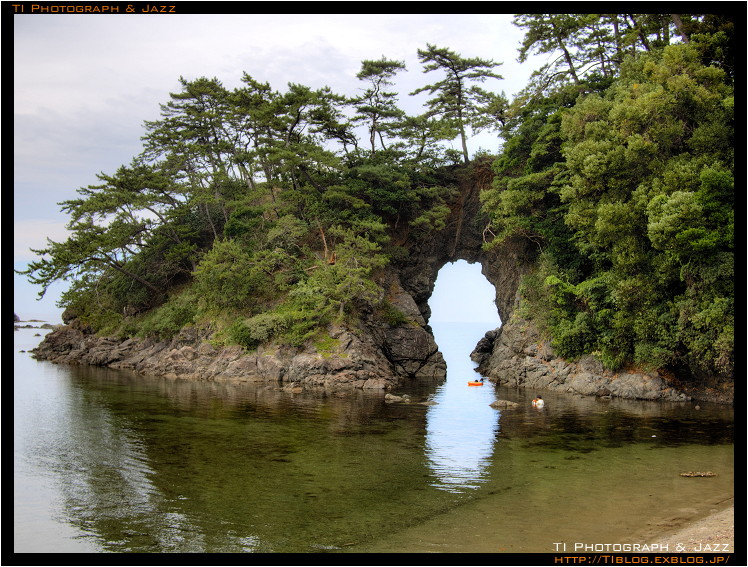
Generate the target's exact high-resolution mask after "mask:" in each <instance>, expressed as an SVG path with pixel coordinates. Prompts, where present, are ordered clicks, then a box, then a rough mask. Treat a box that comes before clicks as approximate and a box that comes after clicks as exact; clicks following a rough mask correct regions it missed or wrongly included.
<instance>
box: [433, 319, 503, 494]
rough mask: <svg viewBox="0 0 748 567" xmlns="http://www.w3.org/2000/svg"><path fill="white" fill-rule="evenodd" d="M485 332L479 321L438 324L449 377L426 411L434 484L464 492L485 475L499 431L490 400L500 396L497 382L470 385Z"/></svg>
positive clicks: (483, 479)
mask: <svg viewBox="0 0 748 567" xmlns="http://www.w3.org/2000/svg"><path fill="white" fill-rule="evenodd" d="M484 333H485V325H480V324H479V325H475V324H470V323H467V324H464V323H442V324H435V325H434V336H435V338H436V341H437V344H439V345H440V348H441V350H442V354H443V355H444V359H445V361H446V362H447V381H446V382H445V383H444V384H442V385H441V386H440V387H439V388H438V390H437V391H436V393H435V394H434V396H433V401H435V402H437V405H434V406H431V407H429V411H428V412H427V414H426V455H427V457H428V462H429V466H430V468H431V470H432V472H433V474H434V475H435V477H436V480H435V482H434V483H433V486H434V487H436V488H439V489H442V490H446V491H449V492H456V493H461V492H465V491H468V490H470V489H474V488H477V487H478V486H480V484H481V483H482V482H483V481H485V479H486V477H487V475H488V467H489V465H490V463H491V456H492V455H493V451H494V443H495V442H496V439H497V434H498V431H499V415H500V413H499V412H498V411H497V410H495V409H493V408H492V407H490V405H489V404H491V402H493V401H494V400H495V399H496V397H495V394H494V388H493V385H491V384H490V383H486V385H485V386H475V387H469V386H468V385H467V382H468V381H469V380H473V379H476V378H478V377H479V376H478V374H477V373H476V372H475V370H474V366H475V365H474V364H473V363H472V361H471V360H470V358H469V354H470V351H471V350H472V349H473V348H474V347H475V344H476V343H477V342H478V340H480V338H481V337H482V336H483V334H484Z"/></svg>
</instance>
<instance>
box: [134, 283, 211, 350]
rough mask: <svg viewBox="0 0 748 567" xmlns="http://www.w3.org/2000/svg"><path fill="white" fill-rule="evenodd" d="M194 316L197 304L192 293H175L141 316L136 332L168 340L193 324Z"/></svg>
mask: <svg viewBox="0 0 748 567" xmlns="http://www.w3.org/2000/svg"><path fill="white" fill-rule="evenodd" d="M196 316H197V306H196V301H195V296H194V295H193V293H192V292H183V293H180V294H176V295H173V296H171V297H170V298H169V299H168V301H166V303H164V304H163V305H161V306H159V307H158V308H156V309H153V310H152V311H150V312H149V313H147V314H146V315H145V316H144V317H143V320H142V321H141V322H140V323H139V324H138V326H137V334H138V335H140V336H153V337H156V338H157V339H159V340H168V339H171V338H172V337H174V336H175V335H176V334H178V333H179V331H181V330H182V328H183V327H185V326H187V325H192V324H194V323H195V318H196Z"/></svg>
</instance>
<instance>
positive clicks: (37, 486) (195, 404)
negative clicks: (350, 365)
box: [14, 329, 733, 553]
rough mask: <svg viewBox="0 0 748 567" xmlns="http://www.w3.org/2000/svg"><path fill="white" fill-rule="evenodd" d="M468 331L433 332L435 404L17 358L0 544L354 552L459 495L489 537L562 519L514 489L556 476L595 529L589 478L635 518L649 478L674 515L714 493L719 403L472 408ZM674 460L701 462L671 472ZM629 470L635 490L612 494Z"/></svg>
mask: <svg viewBox="0 0 748 567" xmlns="http://www.w3.org/2000/svg"><path fill="white" fill-rule="evenodd" d="M480 331H481V333H482V331H483V329H481V330H480ZM19 333H20V332H19ZM19 338H21V337H20V335H19V336H17V337H16V339H17V341H18V339H19ZM478 338H480V335H479V336H478ZM459 342H470V343H471V344H469V345H468V347H467V350H465V349H464V348H463V347H459V348H458V347H457V344H458V343H459ZM473 342H474V339H472V338H468V337H465V338H464V341H463V339H460V336H459V335H455V336H454V337H453V338H451V339H450V340H447V341H442V342H440V345H441V347H442V351H443V352H445V355H446V357H447V362H448V364H449V368H448V371H449V378H448V380H447V381H446V382H445V383H444V385H443V386H442V387H440V388H439V389H438V390H433V389H431V388H432V387H431V386H429V387H428V389H425V390H422V391H421V392H420V393H419V394H418V395H417V396H414V398H415V399H416V400H419V401H422V400H424V399H426V398H427V397H428V398H430V399H432V400H434V401H436V402H437V405H434V406H424V405H421V404H418V403H410V404H406V403H402V404H387V403H385V402H384V400H383V399H382V396H381V394H372V393H369V394H367V393H365V392H360V391H359V392H349V393H346V394H344V395H333V394H319V393H302V394H292V393H290V392H283V391H280V390H278V389H277V388H275V387H265V386H262V385H258V384H228V383H215V382H214V383H208V382H201V383H198V382H187V381H175V380H168V379H161V378H156V377H149V376H137V375H134V374H131V373H128V372H123V371H111V370H106V369H101V368H88V367H67V366H58V365H52V364H49V363H41V362H36V361H33V360H32V359H30V358H29V357H28V355H27V354H17V355H16V358H15V360H14V363H15V372H14V422H15V423H14V468H15V473H14V485H15V486H14V488H15V494H14V501H15V506H14V519H15V521H14V530H15V538H14V539H15V541H14V549H15V550H16V551H17V552H27V551H120V552H121V551H135V552H171V551H179V552H189V551H195V552H242V551H254V552H288V553H292V552H326V551H336V550H338V551H357V550H361V548H362V547H364V546H365V545H366V544H367V542H373V541H378V540H383V539H384V538H386V537H387V536H388V535H389V534H393V533H403V532H404V531H405V530H406V528H407V527H408V526H413V525H420V524H423V523H425V522H427V521H428V520H429V519H430V518H439V517H442V515H445V514H447V515H448V514H449V512H450V511H451V510H455V509H458V508H460V509H462V508H464V503H465V500H466V495H469V497H470V499H471V501H472V502H476V501H480V500H481V499H482V498H495V499H496V502H495V503H494V504H492V508H491V509H492V510H503V511H507V510H511V511H512V513H511V514H506V513H504V512H502V514H499V515H498V516H501V518H504V519H505V520H506V522H507V523H508V524H507V525H502V526H496V528H495V529H494V530H492V532H491V533H495V534H499V533H501V534H503V535H502V537H505V538H506V537H513V538H515V541H516V542H522V541H525V540H526V539H527V533H526V529H529V528H526V527H523V526H530V527H532V526H538V527H537V529H538V530H540V531H543V533H545V532H547V531H548V530H549V529H557V528H559V526H561V527H563V525H565V521H564V520H563V518H564V514H565V513H567V512H568V509H567V510H566V511H564V510H554V511H553V513H550V514H548V513H547V511H548V506H550V505H551V504H549V503H548V502H546V503H545V504H544V506H543V507H539V508H538V509H537V510H536V509H535V508H532V507H530V508H527V507H525V506H523V504H524V503H526V502H527V501H528V499H532V498H538V497H539V496H538V495H542V494H544V493H548V494H557V493H560V492H564V494H566V491H567V490H568V487H569V486H571V487H575V486H578V488H579V489H578V491H577V492H576V493H574V495H569V494H566V496H565V498H567V499H568V498H571V497H572V496H574V498H575V499H576V500H575V506H574V509H575V510H589V518H588V520H589V521H588V524H589V526H592V527H591V528H590V529H592V528H595V526H597V525H599V524H601V522H600V521H599V515H600V513H601V512H600V511H599V503H598V501H597V499H596V497H593V495H591V493H590V486H593V487H594V488H595V490H596V491H597V493H603V494H606V495H607V496H606V498H605V501H606V502H608V501H610V502H612V503H614V504H615V511H616V512H618V511H620V510H619V509H620V508H621V507H622V506H623V505H626V506H630V511H629V512H627V514H628V515H627V516H626V517H628V518H629V519H630V523H632V524H637V523H640V522H641V518H642V514H643V513H645V512H646V514H649V513H650V512H649V507H650V500H649V496H648V495H649V494H651V493H652V490H654V489H653V488H652V486H654V485H653V482H654V483H660V484H659V485H657V486H656V487H655V488H656V489H657V490H661V491H662V493H663V495H664V496H667V497H669V498H670V496H669V495H672V497H671V498H670V500H669V501H664V500H665V499H664V498H663V499H662V500H663V501H661V505H662V510H665V511H667V510H672V511H673V513H678V508H679V506H680V505H681V503H682V502H684V501H688V502H691V501H694V500H698V501H699V502H704V503H706V504H704V505H711V503H712V502H719V501H722V500H724V498H725V497H729V496H730V494H731V492H730V489H731V486H732V479H731V472H732V461H731V449H732V444H731V443H732V424H733V417H732V410H731V409H729V408H711V409H710V408H709V407H708V406H707V405H706V404H702V409H701V410H700V411H696V410H695V409H694V406H693V404H655V403H652V402H634V401H626V400H611V401H602V400H598V399H594V398H578V397H571V396H564V395H562V394H553V393H548V395H547V396H546V395H544V396H543V397H544V398H545V399H546V406H545V408H544V409H543V411H542V412H537V411H534V410H533V409H532V408H531V406H530V400H531V399H532V397H533V396H534V394H535V392H524V391H522V390H516V389H512V390H509V389H506V390H502V389H499V397H501V398H503V399H510V400H513V401H517V402H519V403H520V405H519V407H518V408H516V409H513V410H506V411H503V412H501V413H500V412H498V411H497V410H494V409H493V408H491V407H490V406H489V404H490V403H491V402H492V401H493V400H494V399H495V396H496V390H495V389H494V387H493V386H492V385H490V384H487V385H485V386H482V387H468V386H467V381H468V380H469V379H470V378H472V377H473V373H472V372H473V371H472V363H471V362H470V361H469V360H468V359H467V357H466V356H465V353H466V352H469V350H470V348H471V347H472V343H473ZM452 347H454V350H456V351H459V353H460V356H459V357H457V358H454V359H453V358H452V356H451V354H450V352H451V350H452ZM17 350H18V349H17ZM688 444H692V445H688ZM712 444H714V447H709V448H707V449H708V450H705V446H706V445H712ZM651 449H659V450H658V451H652V450H651ZM725 455H727V456H725ZM682 470H714V471H715V472H718V473H719V476H718V477H716V478H714V479H710V481H711V482H709V483H708V484H707V483H703V484H699V483H693V482H688V483H682V482H679V481H681V480H682V479H681V477H679V476H678V473H679V472H681V471H682ZM652 471H660V472H659V473H657V474H655V475H654V476H653V475H652ZM619 472H620V474H618V473H619ZM614 473H615V474H614ZM624 473H625V474H624ZM632 478H639V479H641V484H640V487H639V489H638V490H634V489H631V490H629V488H628V486H627V490H626V493H625V494H623V493H622V492H621V491H620V490H619V488H620V487H621V486H622V485H623V484H625V483H626V482H628V481H630V480H631V479H632ZM590 479H592V480H590ZM673 483H677V486H676V485H675V484H673ZM671 484H672V485H671ZM478 487H480V489H477V488H478ZM697 489H698V490H699V491H700V492H699V493H698V494H694V491H695V490H697ZM491 495H494V496H491ZM616 498H617V499H616ZM612 505H613V504H611V506H612ZM642 510H645V512H642ZM536 512H537V513H536ZM662 513H663V514H665V513H668V512H662ZM555 518H559V520H558V521H556V520H555ZM496 521H498V519H497V520H496ZM450 525H451V524H450ZM518 526H519V527H518ZM512 530H514V532H516V534H515V535H514V536H512V535H507V534H511V533H512ZM419 537H420V536H419ZM461 537H462V536H461ZM554 537H557V538H559V537H561V536H554ZM414 541H416V540H410V541H408V542H406V544H405V545H404V547H403V549H405V550H411V548H412V545H413V542H414ZM553 541H561V539H555V540H553ZM455 545H456V544H455ZM507 545H508V544H507ZM453 549H457V547H453V546H452V545H451V544H450V546H448V547H447V548H446V550H453ZM384 551H391V549H386V550H384Z"/></svg>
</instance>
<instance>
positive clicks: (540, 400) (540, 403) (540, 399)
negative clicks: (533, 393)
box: [532, 396, 545, 408]
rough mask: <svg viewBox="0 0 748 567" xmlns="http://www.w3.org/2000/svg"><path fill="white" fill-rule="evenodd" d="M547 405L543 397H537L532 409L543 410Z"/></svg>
mask: <svg viewBox="0 0 748 567" xmlns="http://www.w3.org/2000/svg"><path fill="white" fill-rule="evenodd" d="M544 405H545V402H544V401H543V396H537V397H536V398H535V399H534V400H533V401H532V407H534V408H542V407H543V406H544Z"/></svg>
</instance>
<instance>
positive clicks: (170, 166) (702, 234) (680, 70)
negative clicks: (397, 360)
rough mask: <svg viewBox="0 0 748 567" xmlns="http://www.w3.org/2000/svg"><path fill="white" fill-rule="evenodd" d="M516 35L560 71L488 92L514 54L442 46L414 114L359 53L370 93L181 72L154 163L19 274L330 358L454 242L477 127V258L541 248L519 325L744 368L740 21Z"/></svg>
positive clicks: (107, 190) (116, 314)
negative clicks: (476, 53)
mask: <svg viewBox="0 0 748 567" xmlns="http://www.w3.org/2000/svg"><path fill="white" fill-rule="evenodd" d="M514 21H515V24H516V25H518V26H519V27H521V28H522V29H523V30H524V31H525V39H524V41H523V43H522V45H521V46H520V48H519V57H520V60H523V59H525V58H526V57H527V55H528V54H530V53H547V54H549V59H548V61H549V63H547V64H546V65H545V66H543V67H542V68H541V69H538V70H537V71H536V72H535V73H534V74H533V76H532V79H531V81H530V83H529V84H528V85H527V86H526V88H525V89H524V90H523V91H521V92H520V93H519V94H518V95H516V97H515V98H514V100H512V101H509V100H508V99H507V97H506V96H505V95H504V93H501V94H497V93H496V92H495V91H494V90H491V89H490V88H488V85H490V84H492V82H493V81H498V80H500V79H501V76H500V75H499V74H498V73H497V72H496V69H497V68H498V67H499V66H500V63H496V62H494V61H493V60H488V59H480V58H467V57H463V56H462V55H460V54H458V53H456V52H454V51H452V50H451V49H448V48H444V47H437V46H435V45H430V44H429V45H427V47H426V48H425V49H421V50H418V56H419V60H420V61H421V63H422V65H423V71H424V72H426V73H437V74H440V75H441V79H440V80H437V81H436V82H434V83H433V84H430V85H426V86H424V87H422V88H420V89H417V90H416V91H414V92H413V93H411V94H418V93H421V92H427V93H428V95H429V97H431V98H430V99H429V100H428V101H427V103H426V108H425V110H424V112H423V113H422V114H420V115H415V116H411V115H408V114H406V113H405V112H404V111H403V110H402V109H401V108H399V106H398V93H397V92H396V91H395V90H393V88H394V85H395V84H396V77H397V74H398V73H399V72H401V71H403V70H404V68H405V65H404V63H403V62H401V61H394V60H389V59H387V58H386V57H382V58H381V59H379V60H366V61H363V62H362V64H361V70H360V72H359V73H358V75H357V76H356V78H357V79H358V80H359V81H360V84H359V86H361V88H360V89H359V93H360V94H357V95H341V94H337V93H334V92H332V91H331V89H329V88H327V87H325V88H321V89H316V90H315V89H311V88H309V87H306V86H303V85H299V84H293V83H292V84H289V85H288V86H287V88H286V89H285V90H283V91H278V90H275V89H274V88H273V87H271V86H270V85H269V84H267V83H262V82H260V81H258V80H256V79H255V78H253V77H252V76H251V75H249V74H247V73H245V74H244V76H243V77H242V79H241V86H240V87H238V88H235V89H227V88H225V87H224V86H223V84H222V83H221V81H219V80H218V79H217V78H206V77H201V78H197V79H193V80H187V79H185V78H180V87H181V90H180V91H179V92H175V93H171V94H170V95H169V99H168V101H167V102H166V103H165V104H163V105H162V107H161V115H160V118H159V119H158V120H155V121H151V122H146V123H145V133H144V136H143V151H142V152H141V153H140V154H139V155H137V156H135V157H134V158H133V160H132V161H131V162H130V163H129V164H127V165H123V166H121V167H120V168H119V169H117V170H116V171H115V172H114V173H109V174H106V173H101V174H99V176H98V178H99V180H100V183H99V184H98V185H94V186H89V187H85V188H81V189H79V191H78V194H79V197H78V198H76V199H71V200H67V201H64V202H62V203H60V205H61V207H62V210H63V211H64V212H66V213H67V214H68V215H69V217H70V221H69V225H68V229H69V230H70V233H71V236H70V237H69V238H68V240H66V241H64V242H53V241H51V240H50V241H48V244H47V246H46V247H45V248H43V249H40V250H35V251H34V252H35V253H36V254H38V256H39V259H38V260H37V261H34V262H32V263H30V264H29V267H28V269H27V270H25V271H23V272H21V273H24V274H26V275H27V276H28V278H29V280H30V281H32V282H33V283H36V284H39V285H40V286H41V292H40V293H41V295H43V294H44V292H45V291H46V289H47V287H48V286H49V285H50V284H52V283H53V282H55V281H58V280H66V281H69V282H70V283H71V285H70V288H69V290H68V291H67V292H65V293H64V295H63V297H62V300H61V306H63V307H65V308H67V310H68V314H69V317H71V318H72V316H73V315H74V316H75V318H77V319H78V320H79V321H80V322H81V323H82V324H84V325H86V326H87V327H88V328H89V329H90V330H92V331H93V332H98V333H102V334H108V335H114V336H119V337H123V338H124V337H130V336H154V337H157V338H169V337H172V336H174V335H176V334H177V333H178V332H179V331H180V330H181V329H182V328H183V327H185V326H188V325H201V326H209V327H210V328H211V329H212V331H213V333H214V335H213V336H214V340H216V341H223V342H224V343H225V344H238V345H241V346H243V347H245V348H247V349H253V348H256V347H257V346H258V345H260V344H263V343H268V342H271V341H276V342H278V343H282V344H289V345H294V346H300V345H302V344H304V343H305V342H307V341H310V340H312V341H317V342H319V343H320V344H326V343H328V342H329V341H330V339H329V337H326V336H325V335H324V329H325V328H326V326H327V325H329V324H331V323H338V324H349V325H355V322H356V321H357V320H359V319H360V318H361V317H363V316H369V317H377V318H378V319H379V320H381V321H384V322H386V323H387V324H391V325H399V324H404V323H405V322H406V321H407V318H406V317H405V316H404V315H403V314H402V313H400V312H398V311H397V310H396V309H395V308H394V307H393V306H392V305H391V304H390V303H389V302H388V297H387V293H386V290H385V289H384V273H385V270H386V269H387V268H388V267H395V268H396V267H397V266H400V265H405V264H407V262H408V257H409V255H410V254H413V253H414V252H413V251H414V249H415V247H416V245H417V244H418V243H419V242H422V241H424V240H428V239H429V238H430V235H432V234H433V233H434V232H435V231H439V230H441V229H443V228H444V227H445V221H446V219H447V217H448V216H449V214H450V211H451V209H450V207H451V206H454V202H455V200H456V197H457V194H458V192H459V189H458V180H459V179H460V178H461V177H464V176H469V175H470V174H471V171H472V168H473V167H474V165H475V162H476V161H478V160H476V159H475V158H474V159H473V161H471V160H470V154H469V151H468V145H467V144H468V140H469V134H471V133H475V132H478V131H481V130H494V131H496V132H497V135H499V136H500V137H501V139H502V140H504V144H503V148H502V150H501V152H500V154H499V155H498V156H486V155H482V156H480V161H482V162H485V161H486V160H490V162H491V163H492V168H493V174H494V177H493V183H492V185H491V187H490V188H488V189H486V190H484V191H483V192H482V193H481V201H482V209H483V213H484V214H485V215H486V218H487V219H488V224H487V225H486V226H485V230H484V235H485V247H486V248H491V247H494V246H497V245H499V244H501V243H502V242H504V241H506V240H507V239H509V238H515V237H521V238H524V239H527V240H529V241H531V242H533V243H534V244H535V245H536V247H537V250H538V253H539V255H538V261H537V267H536V269H535V270H534V271H533V272H532V273H531V274H530V275H529V276H527V277H526V278H525V280H524V282H523V284H522V287H521V290H522V297H523V302H522V314H523V316H525V317H526V318H530V319H533V320H534V321H535V322H536V324H537V325H538V326H539V328H540V329H541V330H542V331H543V332H545V333H547V335H548V336H549V337H550V338H551V340H552V344H553V346H554V348H555V349H556V350H557V352H558V353H559V354H560V355H561V356H563V357H568V358H570V359H573V358H577V357H580V356H582V355H586V354H592V355H594V356H596V357H598V358H599V359H600V360H601V361H602V362H603V363H604V364H605V365H606V366H607V367H608V368H612V369H615V368H618V367H621V366H623V365H624V364H627V363H636V364H639V365H643V366H649V367H652V368H661V367H669V368H688V369H689V370H690V371H691V372H692V373H701V372H703V373H717V374H724V375H732V373H733V363H734V355H733V352H734V336H733V329H734V282H733V275H734V98H733V97H734V94H733V93H734V86H733V81H734V63H733V46H734V39H733V38H734V26H733V22H732V19H731V18H730V17H727V16H724V15H714V14H680V15H677V14H666V15H665V14H625V15H624V14H581V15H580V14H552V15H549V14H544V15H543V14H532V15H517V16H516V17H515V20H514ZM497 33H498V30H497ZM556 56H557V58H555V59H554V58H553V57H556ZM454 139H459V142H460V147H461V151H455V150H452V149H449V148H448V147H447V145H446V144H445V142H446V141H450V140H454Z"/></svg>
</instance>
